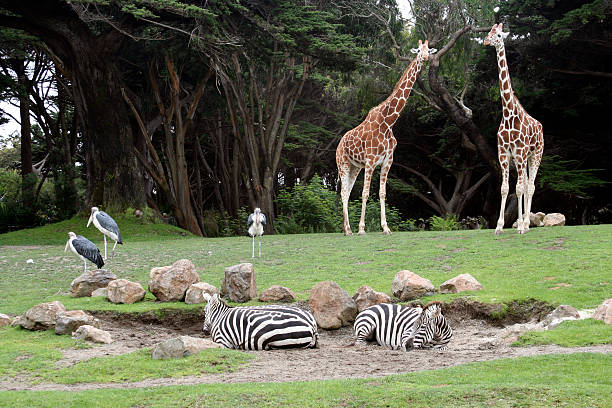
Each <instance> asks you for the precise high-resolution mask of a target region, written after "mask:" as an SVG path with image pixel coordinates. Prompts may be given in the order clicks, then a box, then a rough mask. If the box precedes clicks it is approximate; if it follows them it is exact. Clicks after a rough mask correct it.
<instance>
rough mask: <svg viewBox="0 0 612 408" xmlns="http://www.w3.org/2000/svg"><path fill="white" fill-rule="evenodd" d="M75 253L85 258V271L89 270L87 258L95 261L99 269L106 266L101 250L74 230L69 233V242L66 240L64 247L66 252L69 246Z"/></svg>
mask: <svg viewBox="0 0 612 408" xmlns="http://www.w3.org/2000/svg"><path fill="white" fill-rule="evenodd" d="M69 247H70V250H71V251H72V252H74V253H75V255H77V256H78V257H80V258H81V259H82V260H83V265H85V270H84V272H87V260H88V259H89V260H90V261H91V262H93V263H95V264H96V266H97V267H98V269H100V268H102V267H103V266H104V260H103V259H102V255H101V254H100V250H99V249H98V247H97V246H96V244H94V243H93V242H91V241H90V240H88V239H87V238H85V237H84V236H82V235H77V234H75V233H74V232H69V233H68V242H66V248H64V252H66V251H68V248H69Z"/></svg>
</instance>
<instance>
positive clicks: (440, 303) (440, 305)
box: [423, 300, 444, 312]
mask: <svg viewBox="0 0 612 408" xmlns="http://www.w3.org/2000/svg"><path fill="white" fill-rule="evenodd" d="M435 305H438V306H439V307H440V309H442V305H444V303H442V302H440V301H438V300H434V301H433V302H429V303H428V304H426V305H425V306H423V312H424V311H425V310H427V308H429V307H433V306H435Z"/></svg>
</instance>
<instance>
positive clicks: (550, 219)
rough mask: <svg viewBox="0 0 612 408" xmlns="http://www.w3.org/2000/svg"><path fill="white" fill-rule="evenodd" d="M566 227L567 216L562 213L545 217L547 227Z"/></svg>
mask: <svg viewBox="0 0 612 408" xmlns="http://www.w3.org/2000/svg"><path fill="white" fill-rule="evenodd" d="M561 225H565V215H563V214H561V213H550V214H546V215H545V216H544V226H545V227H555V226H561Z"/></svg>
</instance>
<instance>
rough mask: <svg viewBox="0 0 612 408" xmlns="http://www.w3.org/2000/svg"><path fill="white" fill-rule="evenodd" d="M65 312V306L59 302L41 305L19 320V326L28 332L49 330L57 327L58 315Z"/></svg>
mask: <svg viewBox="0 0 612 408" xmlns="http://www.w3.org/2000/svg"><path fill="white" fill-rule="evenodd" d="M65 311H66V308H65V307H64V305H63V304H62V303H61V302H59V301H57V300H56V301H54V302H47V303H41V304H40V305H36V306H34V307H33V308H31V309H30V310H28V311H27V312H26V314H25V315H23V316H22V317H21V319H20V320H19V324H20V325H21V327H23V328H24V329H28V330H49V329H52V328H53V327H55V322H56V320H57V315H58V313H61V312H65Z"/></svg>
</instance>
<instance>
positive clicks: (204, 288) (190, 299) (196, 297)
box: [185, 282, 219, 305]
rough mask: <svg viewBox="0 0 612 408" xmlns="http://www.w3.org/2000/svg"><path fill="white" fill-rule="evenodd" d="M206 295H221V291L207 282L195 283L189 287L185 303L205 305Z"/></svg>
mask: <svg viewBox="0 0 612 408" xmlns="http://www.w3.org/2000/svg"><path fill="white" fill-rule="evenodd" d="M204 293H208V294H209V295H211V296H212V295H214V294H215V293H219V289H217V288H216V287H214V286H213V285H210V284H208V283H206V282H198V283H194V284H193V285H191V286H190V287H189V289H187V293H186V294H185V303H187V304H189V305H195V304H199V303H205V301H204Z"/></svg>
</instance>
